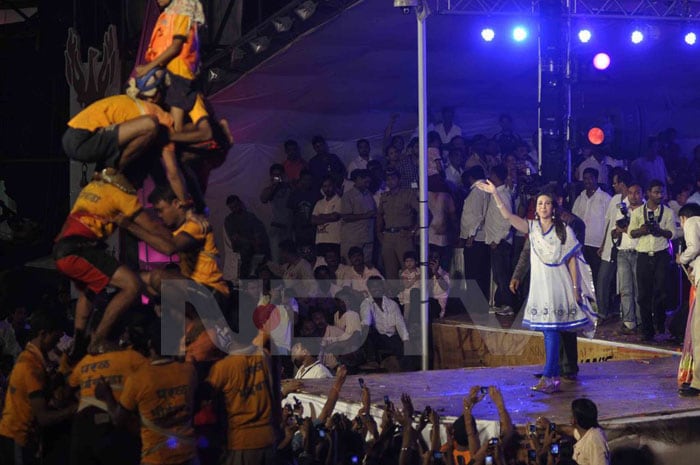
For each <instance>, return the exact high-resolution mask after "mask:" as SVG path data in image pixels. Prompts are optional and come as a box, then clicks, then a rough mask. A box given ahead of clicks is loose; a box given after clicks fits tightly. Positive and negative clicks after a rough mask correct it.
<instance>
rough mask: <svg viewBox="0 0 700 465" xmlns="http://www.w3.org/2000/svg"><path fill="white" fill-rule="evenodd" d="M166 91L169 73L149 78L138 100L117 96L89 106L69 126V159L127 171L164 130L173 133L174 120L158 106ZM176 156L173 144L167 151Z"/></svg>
mask: <svg viewBox="0 0 700 465" xmlns="http://www.w3.org/2000/svg"><path fill="white" fill-rule="evenodd" d="M164 90H165V72H164V71H163V70H155V71H154V72H152V73H151V75H150V76H148V77H145V78H144V80H143V82H142V87H141V88H140V89H136V91H135V92H136V93H137V95H136V96H133V97H132V96H130V95H126V94H121V95H113V96H111V97H106V98H103V99H100V100H98V101H96V102H94V103H92V104H91V105H88V106H87V107H86V108H84V109H83V110H82V111H80V112H79V113H78V114H77V115H75V116H74V117H73V118H72V119H71V120H70V121H69V122H68V129H67V130H66V132H65V133H64V134H63V150H64V151H65V152H66V155H68V157H69V158H71V159H73V160H77V161H82V162H86V163H93V162H96V163H97V164H98V170H99V169H101V168H105V167H107V168H117V169H119V170H122V169H124V168H125V167H126V166H127V165H128V164H129V162H131V161H133V160H134V159H135V158H136V157H138V156H139V155H141V154H143V153H144V152H145V151H146V150H147V149H148V148H150V147H151V146H152V145H153V144H154V143H155V142H156V140H157V136H158V133H159V131H160V129H161V126H163V127H165V128H167V129H172V128H173V119H172V117H171V116H170V114H169V113H167V112H166V111H164V110H163V109H162V108H161V107H159V106H158V103H159V102H160V101H161V100H162V95H163V92H164ZM163 151H164V152H165V153H169V152H174V147H173V145H172V144H166V145H165V146H164V147H163Z"/></svg>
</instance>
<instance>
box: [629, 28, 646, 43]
mask: <svg viewBox="0 0 700 465" xmlns="http://www.w3.org/2000/svg"><path fill="white" fill-rule="evenodd" d="M630 40H631V41H632V43H633V44H638V43H640V42H641V41H643V40H644V34H642V31H640V30H639V29H635V30H634V32H632V35H631V36H630Z"/></svg>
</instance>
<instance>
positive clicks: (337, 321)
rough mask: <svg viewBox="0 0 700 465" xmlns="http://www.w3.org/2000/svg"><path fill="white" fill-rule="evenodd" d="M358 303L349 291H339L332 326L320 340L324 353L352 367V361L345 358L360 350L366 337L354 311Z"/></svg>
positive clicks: (357, 314) (360, 321)
mask: <svg viewBox="0 0 700 465" xmlns="http://www.w3.org/2000/svg"><path fill="white" fill-rule="evenodd" d="M358 302H359V301H358V300H357V299H355V296H354V295H353V294H352V292H350V291H347V290H345V291H340V292H339V293H338V294H337V296H336V298H335V305H336V308H337V311H336V312H335V314H334V315H333V325H332V326H328V329H327V330H326V334H325V335H324V336H323V340H321V346H322V347H324V350H323V351H324V353H326V354H333V355H335V356H336V358H338V359H339V362H340V363H342V364H347V363H349V364H351V365H352V361H351V360H346V357H347V356H351V355H352V354H353V353H355V352H357V351H358V350H359V349H361V348H362V344H363V343H364V341H365V338H366V336H367V334H366V333H364V332H363V331H362V320H361V319H360V314H359V313H358V312H357V310H356V309H358V306H357V303H358Z"/></svg>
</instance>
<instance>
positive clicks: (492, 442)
mask: <svg viewBox="0 0 700 465" xmlns="http://www.w3.org/2000/svg"><path fill="white" fill-rule="evenodd" d="M496 445H498V438H491V439H489V446H496Z"/></svg>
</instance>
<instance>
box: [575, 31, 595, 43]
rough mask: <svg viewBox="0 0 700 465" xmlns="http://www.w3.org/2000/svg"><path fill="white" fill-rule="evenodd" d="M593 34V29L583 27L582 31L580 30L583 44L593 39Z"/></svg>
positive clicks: (580, 39)
mask: <svg viewBox="0 0 700 465" xmlns="http://www.w3.org/2000/svg"><path fill="white" fill-rule="evenodd" d="M591 36H592V34H591V31H589V30H588V29H581V30H580V31H578V40H579V41H580V42H581V43H582V44H587V43H588V42H589V41H590V40H591Z"/></svg>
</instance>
